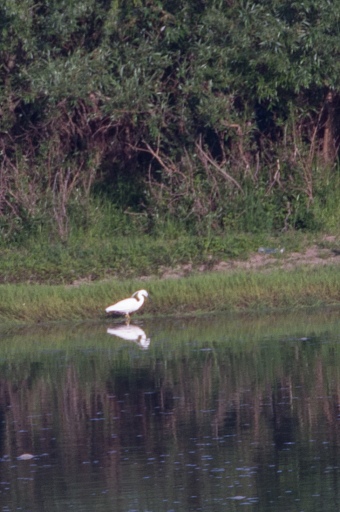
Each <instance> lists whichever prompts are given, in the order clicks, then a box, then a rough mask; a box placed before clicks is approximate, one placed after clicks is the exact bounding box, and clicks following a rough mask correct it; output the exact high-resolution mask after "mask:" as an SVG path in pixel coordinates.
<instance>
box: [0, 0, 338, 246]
mask: <svg viewBox="0 0 340 512" xmlns="http://www.w3.org/2000/svg"><path fill="white" fill-rule="evenodd" d="M339 8H340V0H325V1H324V2H321V3H320V2H317V1H316V0H303V1H302V2H296V1H295V0H284V1H279V0H274V1H271V2H269V1H268V0H249V1H247V0H234V1H230V0H210V1H205V2H203V1H196V0H195V1H194V0H173V1H169V0H168V1H167V0H150V1H144V0H126V1H124V2H122V1H119V0H115V1H112V2H108V1H107V0H99V1H98V0H84V1H83V2H78V1H76V0H68V1H64V0H62V1H60V0H58V1H50V0H49V1H47V0H40V1H39V2H33V0H18V1H16V2H14V1H13V0H3V2H2V4H1V6H0V62H1V67H0V106H1V110H0V116H1V126H0V130H1V131H0V151H1V169H0V170H1V190H0V222H1V226H2V227H3V231H2V232H3V234H7V235H8V234H11V233H14V232H17V230H18V229H19V230H20V229H29V228H31V227H32V226H34V225H35V224H37V223H38V224H39V223H40V222H41V221H42V219H46V218H49V219H51V223H52V227H53V228H54V229H57V231H58V234H59V236H60V237H61V238H63V239H66V238H67V235H68V229H69V216H70V209H72V208H74V207H77V208H78V209H79V211H80V212H83V211H84V208H86V204H87V202H88V201H89V200H90V196H91V194H92V193H93V191H97V192H98V191H100V192H101V193H104V192H105V193H106V194H108V195H109V196H110V197H111V200H112V201H114V202H116V204H117V206H118V207H121V208H123V209H124V208H127V207H131V208H133V209H134V210H138V209H141V208H144V209H145V210H146V211H147V213H148V215H149V216H150V218H153V219H156V218H158V216H159V215H160V216H161V217H162V216H163V217H164V216H166V215H167V216H168V215H173V216H174V217H176V216H180V217H181V218H182V219H184V220H185V222H188V224H191V225H194V226H196V228H197V229H205V227H206V225H207V222H208V223H210V224H211V226H213V227H216V229H218V228H226V227H243V228H245V229H249V228H250V229H251V228H253V227H254V226H255V225H256V226H258V221H259V219H262V221H261V222H262V225H261V227H262V228H268V227H276V228H285V227H289V226H294V227H296V226H298V225H299V222H300V224H301V225H306V224H308V223H307V222H306V218H307V217H306V215H307V212H308V210H309V209H310V208H311V205H312V203H313V200H314V197H315V194H317V190H318V182H319V180H320V179H321V180H322V172H321V171H320V170H322V169H324V168H326V167H327V166H328V167H329V166H333V165H334V163H335V162H336V160H337V155H338V146H339V140H340V139H339V126H338V122H337V118H338V116H337V113H338V110H339V105H340V103H339V87H340V84H339V80H340V69H339V66H340V64H339V62H340V59H339V58H338V53H339V52H340V38H339V17H340V9H339ZM122 184H124V190H125V191H126V193H125V194H123V195H122V194H121V193H120V194H118V192H117V191H118V190H122ZM250 205H253V207H252V206H250ZM256 212H258V213H256ZM275 212H276V213H275ZM257 217H258V219H257ZM266 217H268V218H269V217H270V218H271V225H270V226H269V224H268V223H267V224H266V222H265V221H263V219H265V218H266ZM239 219H249V222H248V221H243V222H244V223H245V224H244V225H243V226H242V222H241V223H240V221H239ZM250 219H252V221H251V220H250ZM196 228H195V229H196Z"/></svg>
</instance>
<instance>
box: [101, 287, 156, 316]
mask: <svg viewBox="0 0 340 512" xmlns="http://www.w3.org/2000/svg"><path fill="white" fill-rule="evenodd" d="M148 296H149V294H148V292H147V291H146V290H138V292H135V293H134V294H133V295H132V297H130V298H129V299H123V300H120V301H119V302H117V303H116V304H112V306H109V307H107V308H106V309H105V311H106V313H117V314H119V315H125V316H126V318H127V319H128V320H130V313H134V312H135V311H137V310H138V309H139V308H141V307H142V306H143V304H144V300H145V298H146V297H148Z"/></svg>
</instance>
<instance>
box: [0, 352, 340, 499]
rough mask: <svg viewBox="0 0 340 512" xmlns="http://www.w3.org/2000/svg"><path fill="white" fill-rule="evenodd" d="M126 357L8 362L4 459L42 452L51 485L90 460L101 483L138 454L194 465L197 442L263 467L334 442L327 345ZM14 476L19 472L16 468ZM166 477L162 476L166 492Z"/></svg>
mask: <svg viewBox="0 0 340 512" xmlns="http://www.w3.org/2000/svg"><path fill="white" fill-rule="evenodd" d="M133 354H134V352H133V351H132V357H131V358H130V359H128V360H127V359H124V358H125V357H126V348H125V350H122V358H121V359H117V358H116V357H115V358H114V359H110V357H108V355H107V354H105V355H104V356H101V357H100V356H98V354H96V353H95V352H94V353H86V354H85V355H84V357H82V358H81V357H80V358H78V357H77V358H70V359H67V358H64V357H63V358H60V357H59V358H58V354H55V355H47V356H46V358H45V359H44V360H42V361H40V362H39V363H36V362H32V363H29V362H25V363H22V364H15V363H13V364H12V368H7V370H6V372H5V373H3V378H2V379H1V380H0V411H1V417H2V420H3V421H2V423H1V428H2V431H0V434H1V438H0V443H1V444H0V448H1V451H2V453H3V454H7V455H8V456H9V457H10V458H11V459H12V460H13V459H14V458H15V457H17V456H18V455H20V454H21V453H24V452H30V453H33V454H36V455H41V454H44V453H45V454H48V455H49V457H50V458H52V460H54V461H55V462H56V463H58V468H60V469H59V471H60V480H58V479H53V484H52V485H61V484H60V482H61V481H62V477H63V475H65V474H67V473H69V472H73V473H74V472H75V473H77V474H78V473H79V478H82V479H85V480H86V478H88V479H90V478H91V474H92V472H93V471H97V463H98V461H100V467H101V471H102V478H103V485H104V486H105V485H107V487H108V488H109V487H110V486H111V487H112V482H120V480H121V478H122V476H121V474H122V471H123V469H122V462H124V459H125V458H129V457H131V453H134V452H139V451H141V452H143V453H145V454H149V455H150V454H153V455H155V454H158V456H159V457H161V456H163V455H164V454H167V456H168V457H169V458H170V459H171V460H172V461H173V462H174V461H176V460H177V459H178V453H183V454H185V456H186V457H187V460H186V462H187V463H188V464H189V463H190V464H196V465H197V467H198V466H199V465H200V464H202V457H203V460H204V456H205V448H204V443H205V442H207V443H209V444H211V445H212V446H213V448H209V450H211V449H213V450H215V456H216V458H218V456H219V455H218V454H219V446H220V443H223V446H224V447H227V449H228V450H229V451H228V457H230V460H234V461H235V467H237V465H239V464H238V463H236V460H237V461H238V460H242V461H243V462H242V464H244V466H247V467H255V466H261V467H264V468H270V466H271V465H272V464H273V453H274V452H275V453H276V454H282V457H283V456H284V454H285V449H286V448H287V446H291V443H297V442H298V441H299V442H300V444H301V442H302V443H303V446H304V447H306V446H307V449H309V450H314V449H315V448H314V447H315V446H316V444H317V443H318V441H320V442H322V441H323V440H325V439H327V441H330V442H331V444H332V445H333V444H334V445H337V444H339V441H340V440H339V434H338V414H339V411H338V403H339V368H340V366H339V354H338V353H337V347H331V346H329V347H324V346H322V345H318V344H317V343H314V342H313V344H310V345H308V343H295V342H292V343H291V344H289V343H287V344H286V345H284V346H278V344H276V345H275V346H274V345H273V346H271V345H270V344H268V345H264V346H262V348H261V347H259V346H257V345H255V346H251V347H244V348H243V349H242V348H240V349H239V350H235V349H231V348H230V347H228V346H226V347H221V346H218V347H217V348H216V347H214V345H213V344H212V345H211V346H209V347H207V348H204V349H201V348H200V347H195V346H192V347H191V349H190V350H189V351H187V349H185V350H183V352H179V353H177V354H174V355H173V356H172V357H169V358H166V357H159V355H157V353H156V354H155V356H150V354H149V353H146V352H140V351H138V354H139V356H138V357H137V358H134V355H133ZM140 354H142V356H141V355H140ZM4 375H6V377H4ZM311 439H313V440H314V441H315V443H310V442H309V441H310V440H311ZM190 443H191V444H192V446H191V444H190ZM195 443H197V445H198V446H196V444H195ZM190 447H191V448H192V449H191V448H190ZM254 447H255V448H254ZM149 455H148V456H149ZM277 456H279V455H277ZM280 456H281V455H280ZM223 457H224V458H223V460H224V459H225V455H224V456H223ZM297 458H298V453H296V459H297ZM280 461H281V459H280V460H279V462H278V466H279V465H280ZM296 464H297V462H296ZM168 467H169V466H167V468H168ZM17 471H18V477H21V476H27V475H25V474H24V473H22V472H23V471H24V469H23V466H22V465H21V466H20V467H19V466H18V469H17ZM136 471H137V468H136ZM266 471H267V470H264V473H263V478H266V477H267V473H266ZM268 471H269V469H268ZM138 476H140V475H137V474H136V480H138ZM236 476H237V475H236ZM236 476H235V478H236ZM295 476H296V475H295ZM181 477H182V478H183V479H185V478H189V476H188V475H185V476H183V475H181ZM46 478H47V479H49V475H48V474H47V475H46ZM176 478H177V477H176V475H175V473H174V474H170V475H169V486H170V488H172V487H173V485H174V481H175V479H176ZM202 478H203V477H202ZM204 478H206V480H204V482H208V481H209V480H208V478H209V475H208V474H207V476H206V477H204ZM254 478H255V477H254ZM58 482H59V483H58ZM186 483H188V482H186ZM186 483H185V485H186ZM191 484H192V483H190V485H191ZM39 485H42V484H39ZM46 485H47V484H46ZM117 485H118V484H117ZM141 485H142V483H141ZM183 485H184V484H183ZM188 485H189V483H188ZM196 485H197V484H196ZM278 485H279V484H278ZM30 486H31V484H28V486H27V489H30V492H31V493H32V494H33V493H34V492H37V491H36V488H34V486H33V483H32V486H31V487H30ZM171 486H172V487H171ZM57 491H58V492H59V490H57ZM202 492H203V491H202ZM50 494H51V493H50ZM51 495H53V493H52V494H51ZM197 495H198V496H199V495H200V489H197Z"/></svg>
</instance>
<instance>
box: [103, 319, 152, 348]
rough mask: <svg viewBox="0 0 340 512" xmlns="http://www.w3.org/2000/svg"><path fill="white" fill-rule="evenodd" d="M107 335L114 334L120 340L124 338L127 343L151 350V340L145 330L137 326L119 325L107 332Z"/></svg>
mask: <svg viewBox="0 0 340 512" xmlns="http://www.w3.org/2000/svg"><path fill="white" fill-rule="evenodd" d="M107 333H108V334H112V335H113V336H117V337H118V338H122V339H123V340H126V341H134V342H135V343H137V345H139V346H140V347H141V348H143V349H147V348H149V345H150V338H148V337H147V336H146V334H145V331H143V329H141V328H140V327H138V326H137V325H132V324H121V325H117V326H116V327H110V328H109V329H108V330H107Z"/></svg>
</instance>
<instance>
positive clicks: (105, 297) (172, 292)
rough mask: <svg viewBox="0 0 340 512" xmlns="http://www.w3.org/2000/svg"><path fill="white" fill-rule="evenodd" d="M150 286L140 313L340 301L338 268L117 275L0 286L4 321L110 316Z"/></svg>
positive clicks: (260, 308) (261, 308) (303, 305)
mask: <svg viewBox="0 0 340 512" xmlns="http://www.w3.org/2000/svg"><path fill="white" fill-rule="evenodd" d="M139 288H146V289H147V290H148V291H149V293H150V298H151V300H149V301H147V303H146V304H145V306H144V307H143V310H142V311H141V312H139V313H137V314H136V315H135V319H137V318H138V319H140V318H142V317H143V315H146V316H155V315H184V314H192V313H194V314H199V313H206V312H223V311H224V312H240V311H265V310H283V309H296V308H306V307H319V306H325V305H340V273H339V271H338V268H337V267H335V266H325V267H318V268H309V267H300V268H298V269H295V270H292V271H283V270H272V271H270V272H268V273H267V272H262V273H259V272H255V271H235V272H232V273H223V272H207V273H200V274H196V275H191V276H189V277H186V278H180V279H157V278H155V279H150V280H147V281H141V280H124V281H120V280H117V279H113V280H107V281H100V282H94V283H90V284H83V285H80V286H65V285H40V284H32V285H24V284H18V285H13V284H8V285H4V284H3V285H1V286H0V320H1V321H2V322H11V321H14V322H17V323H21V322H22V323H26V322H29V323H35V322H49V321H61V320H85V319H93V320H103V321H104V320H105V319H107V318H108V317H107V315H106V313H105V311H104V309H105V307H106V306H107V305H109V304H110V303H112V302H115V301H116V300H119V299H121V298H123V297H128V296H130V295H131V294H132V293H133V292H134V291H135V290H137V289H139Z"/></svg>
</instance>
